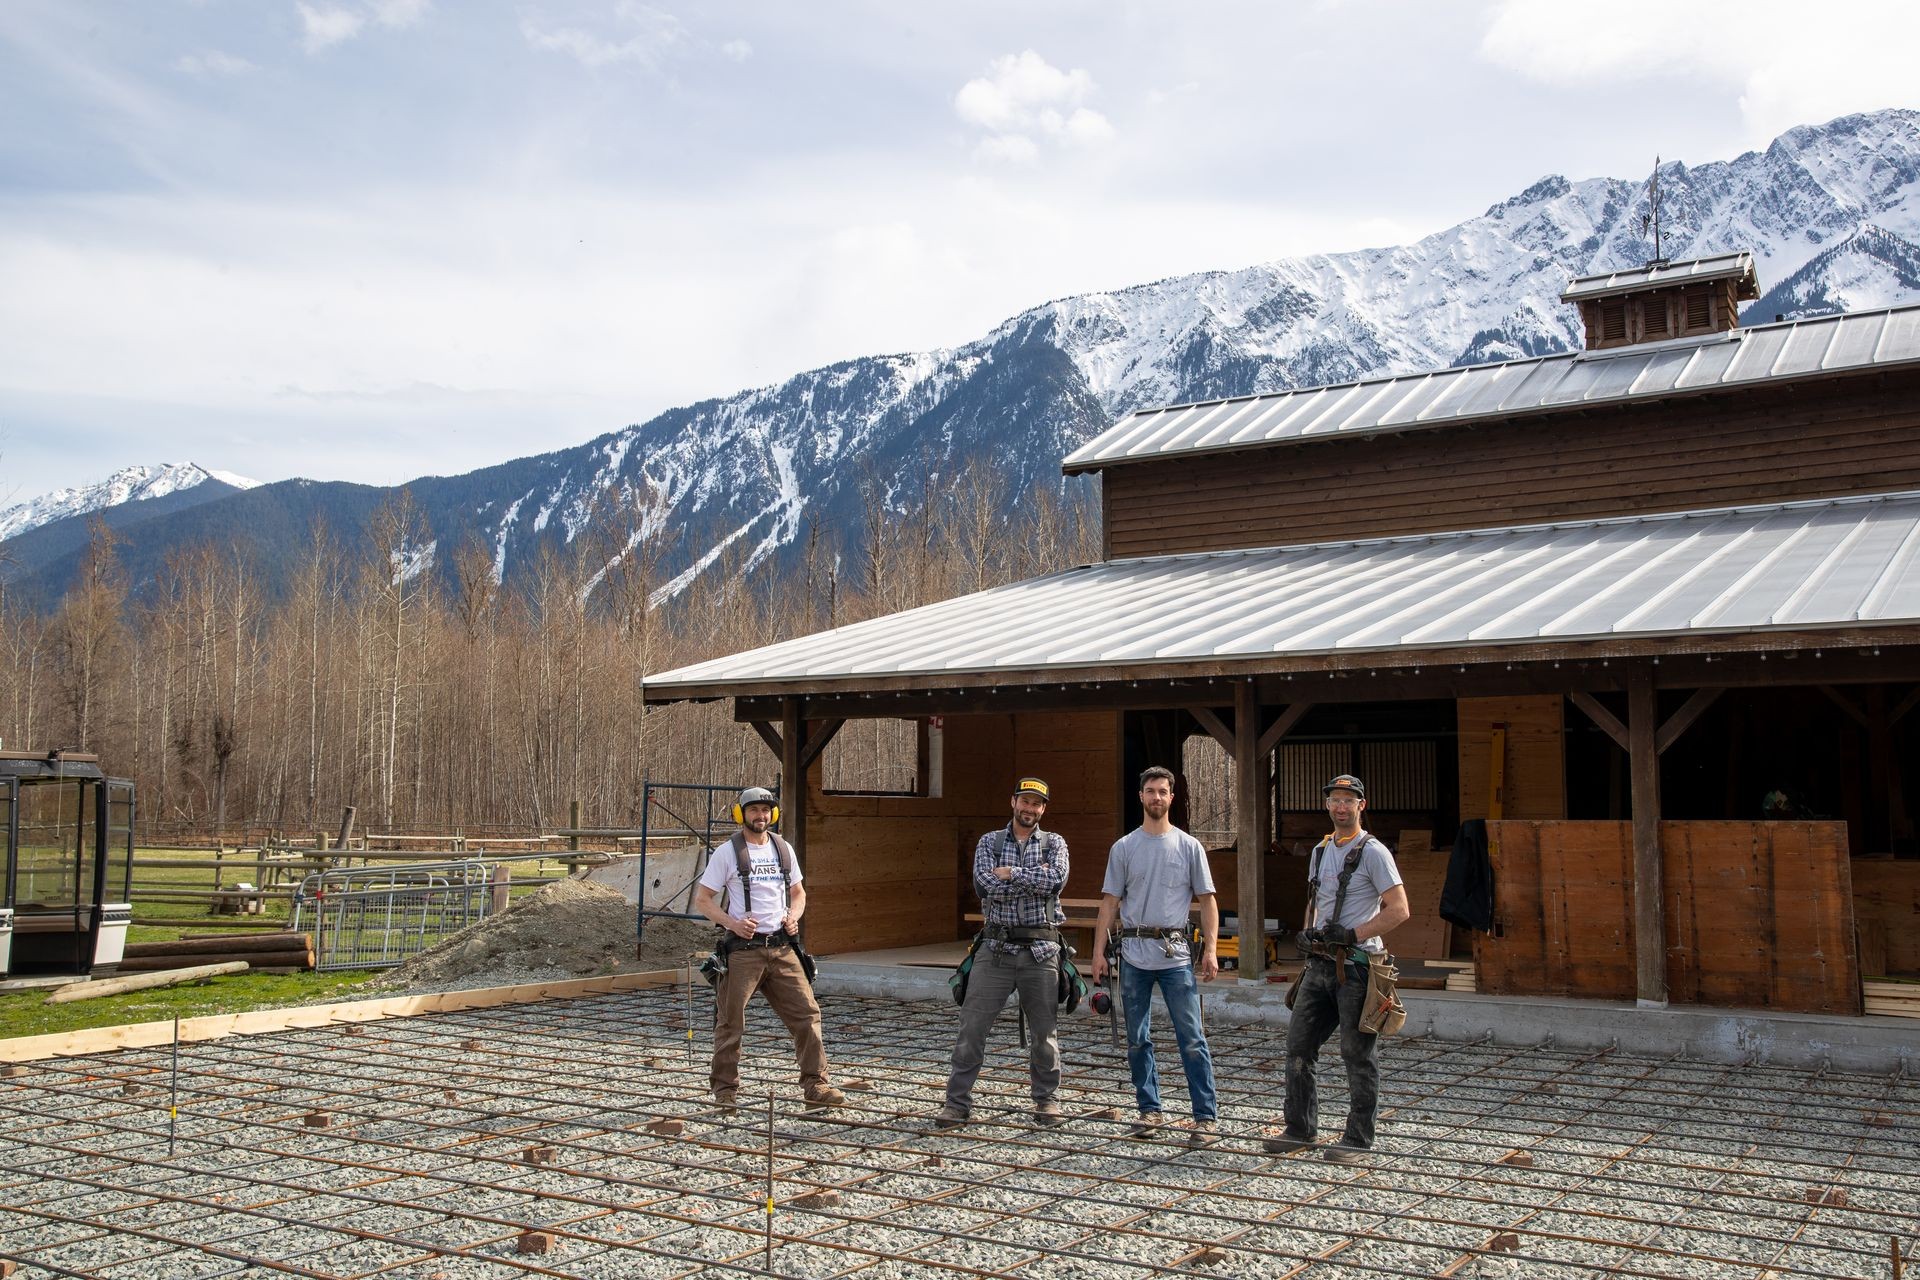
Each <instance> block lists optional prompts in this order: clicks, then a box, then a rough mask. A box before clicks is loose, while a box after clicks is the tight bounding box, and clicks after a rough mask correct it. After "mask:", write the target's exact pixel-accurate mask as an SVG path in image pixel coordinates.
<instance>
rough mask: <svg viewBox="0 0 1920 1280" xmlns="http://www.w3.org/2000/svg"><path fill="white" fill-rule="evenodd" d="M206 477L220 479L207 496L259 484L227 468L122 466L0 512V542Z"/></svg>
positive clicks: (188, 464) (203, 480)
mask: <svg viewBox="0 0 1920 1280" xmlns="http://www.w3.org/2000/svg"><path fill="white" fill-rule="evenodd" d="M209 480H214V481H218V482H219V484H218V485H216V486H215V488H216V489H218V490H220V492H219V493H214V492H209V493H208V494H207V495H206V496H207V497H209V498H212V497H216V496H223V495H224V493H226V492H230V491H233V490H242V489H252V488H255V487H257V486H258V485H259V483H260V482H259V481H258V480H249V479H247V478H246V477H245V476H237V475H234V474H233V473H232V472H231V471H214V470H210V469H209V468H206V467H202V466H200V465H199V464H197V463H192V462H163V463H161V464H160V465H159V466H157V467H145V466H135V467H122V468H121V469H120V470H118V471H116V472H114V473H113V474H112V475H110V476H108V477H107V478H106V479H105V480H102V481H101V482H100V483H98V484H90V485H83V486H81V487H79V488H77V489H56V490H54V491H53V492H52V493H47V494H42V495H41V496H40V497H38V498H35V499H33V500H32V501H31V502H22V503H20V504H19V505H17V506H12V507H8V508H7V509H6V510H4V511H0V542H4V541H6V540H7V539H8V538H12V537H15V536H17V535H19V534H22V533H25V532H27V530H29V529H37V528H39V527H40V526H41V525H43V524H52V523H53V522H54V521H55V520H64V519H66V518H68V517H69V516H84V515H88V514H90V513H92V512H95V511H99V510H101V509H103V508H105V507H117V506H119V505H121V504H122V503H126V502H144V501H146V500H148V499H150V498H164V497H166V496H168V495H169V494H175V493H180V492H182V491H183V490H187V489H192V488H196V487H198V486H200V485H203V484H206V483H207V481H209ZM222 486H224V488H222Z"/></svg>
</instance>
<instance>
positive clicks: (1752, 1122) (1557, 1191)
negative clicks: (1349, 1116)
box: [0, 990, 1920, 1280]
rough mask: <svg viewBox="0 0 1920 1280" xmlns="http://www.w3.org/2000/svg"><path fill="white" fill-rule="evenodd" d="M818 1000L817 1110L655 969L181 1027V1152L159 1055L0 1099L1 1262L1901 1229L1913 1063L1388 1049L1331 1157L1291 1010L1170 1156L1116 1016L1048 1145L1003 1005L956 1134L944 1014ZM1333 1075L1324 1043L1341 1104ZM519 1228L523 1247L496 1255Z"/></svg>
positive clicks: (1653, 1240) (1222, 1081) (1098, 1263)
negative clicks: (1267, 1139) (215, 1029)
mask: <svg viewBox="0 0 1920 1280" xmlns="http://www.w3.org/2000/svg"><path fill="white" fill-rule="evenodd" d="M826 1013H827V1032H828V1045H829V1049H830V1052H831V1053H832V1055H833V1058H834V1061H835V1063H836V1073H837V1075H838V1076H839V1077H840V1078H841V1079H843V1080H852V1079H854V1078H856V1077H863V1078H864V1080H863V1083H865V1084H867V1085H868V1086H869V1087H868V1088H865V1089H861V1090H858V1091H856V1092H854V1093H853V1095H852V1102H851V1104H850V1105H849V1107H847V1108H845V1109H843V1110H841V1111H839V1112H836V1113H834V1114H832V1115H830V1116H819V1115H814V1114H809V1113H805V1112H802V1111H800V1110H798V1108H797V1102H798V1098H797V1089H795V1087H794V1086H793V1085H792V1083H791V1077H792V1063H791V1057H790V1051H789V1048H788V1045H787V1043H786V1040H785V1036H784V1033H783V1032H782V1031H781V1030H780V1029H779V1028H778V1024H777V1023H776V1022H774V1021H773V1020H772V1018H771V1016H770V1015H769V1014H767V1013H765V1011H764V1010H760V1009H759V1008H758V1007H757V1006H756V1013H755V1016H754V1020H753V1022H752V1024H751V1025H750V1028H749V1040H748V1057H747V1061H746V1068H747V1073H748V1074H747V1078H746V1079H745V1080H744V1081H743V1087H742V1096H743V1100H748V1099H753V1098H758V1099H760V1100H761V1101H760V1103H759V1105H748V1106H745V1107H743V1109H742V1110H741V1111H739V1112H732V1113H729V1112H723V1111H719V1110H717V1109H715V1108H714V1107H713V1106H712V1105H711V1104H710V1103H709V1102H708V1101H707V1100H706V1097H705V1094H706V1075H707V1062H706V1053H707V1048H708V1045H707V1040H706V1030H707V1019H708V1018H709V1017H710V1005H709V1004H708V1002H707V998H706V995H705V993H704V991H702V992H701V993H700V995H699V999H698V1000H697V1002H695V1003H694V1004H693V1005H692V1007H691V1012H689V1006H688V1004H687V1002H686V995H685V993H684V992H682V991H676V990H651V991H640V992H632V993H626V994H622V995H611V996H602V997H596V998H592V999H587V1000H576V1001H567V1002H550V1003H547V1004H541V1005H532V1006H526V1005H523V1006H513V1007H507V1008H500V1009H493V1010H485V1011H474V1012H467V1013H458V1014H443V1015H434V1016H430V1017H422V1018H414V1019H405V1020H394V1021H388V1022H379V1023H372V1024H365V1025H362V1026H350V1027H331V1028H325V1029H320V1030H314V1031H299V1032H287V1033H282V1034H278V1035H273V1036H263V1037H247V1038H236V1039H229V1040H224V1041H218V1042H210V1043H204V1044H190V1045H185V1046H182V1048H181V1057H182V1061H181V1071H182V1078H181V1089H180V1098H181V1113H180V1118H179V1124H178V1139H177V1146H176V1148H175V1151H174V1154H173V1156H172V1157H171V1158H169V1157H168V1155H167V1101H166V1099H167V1088H166V1086H167V1075H166V1070H167V1065H168V1050H165V1049H160V1050H151V1051H139V1052H132V1051H129V1052H123V1053H120V1054H115V1055H103V1056H97V1057H93V1058H86V1059H71V1060H64V1061H57V1062H51V1063H45V1064H40V1065H37V1066H35V1067H34V1068H32V1069H31V1071H30V1073H29V1074H28V1075H27V1076H25V1077H21V1078H16V1079H12V1080H8V1081H5V1082H0V1135H4V1136H5V1137H6V1138H7V1139H8V1142H7V1144H6V1146H5V1148H4V1150H3V1151H0V1205H4V1206H5V1208H4V1209H0V1257H10V1258H15V1259H18V1260H20V1261H21V1262H23V1263H24V1264H25V1265H24V1266H23V1267H22V1269H21V1271H20V1275H21V1276H23V1277H24V1276H39V1275H46V1276H88V1277H102V1278H107V1277H112V1278H116V1280H117V1278H119V1277H127V1278H129V1280H131V1278H132V1277H139V1278H140V1280H172V1278H175V1277H178V1278H179V1280H186V1278H188V1277H194V1278H198V1277H214V1276H222V1277H226V1276H245V1277H249V1278H252V1277H265V1276H309V1277H342V1278H345V1277H353V1278H355V1280H358V1278H359V1277H371V1276H383V1277H395V1278H403V1280H474V1278H477V1277H496V1276H498V1277H507V1276H526V1275H545V1276H568V1277H579V1278H581V1280H590V1278H595V1277H628V1276H641V1277H654V1276H658V1277H673V1278H676V1280H678V1278H691V1277H719V1276H723V1275H742V1274H762V1273H763V1272H762V1270H761V1261H762V1253H761V1248H762V1239H763V1232H765V1231H766V1230H767V1228H768V1227H769V1226H771V1227H772V1239H773V1240H774V1242H775V1243H776V1245H777V1247H776V1248H775V1249H774V1252H773V1255H772V1259H773V1261H772V1266H773V1270H774V1271H775V1272H776V1273H777V1274H781V1275H793V1276H806V1277H843V1276H844V1277H851V1276H859V1277H862V1278H863V1280H868V1278H871V1280H881V1278H883V1277H887V1278H890V1277H906V1276H911V1277H922V1276H924V1277H933V1276H940V1277H953V1276H986V1275H1014V1276H1026V1277H1036V1278H1051V1277H1064V1276H1069V1275H1071V1276H1084V1275H1113V1276H1125V1277H1133V1276H1148V1275H1158V1274H1166V1273H1168V1272H1177V1273H1179V1274H1193V1275H1209V1276H1222V1277H1226V1276H1235V1277H1237V1276H1251V1275H1260V1276H1274V1277H1280V1276H1286V1277H1295V1276H1298V1277H1314V1278H1316V1280H1319V1278H1324V1277H1334V1276H1351V1277H1361V1276H1432V1275H1448V1276H1461V1277H1471V1276H1492V1275H1515V1276H1529V1277H1531V1276H1553V1277H1558V1276H1573V1275H1579V1276H1589V1275H1619V1276H1645V1277H1671V1276H1702V1277H1706V1276H1713V1277H1719V1276H1727V1277H1772V1276H1808V1277H1836V1278H1837V1277H1849V1278H1851V1277H1859V1276H1881V1275H1888V1274H1890V1271H1891V1266H1892V1263H1891V1255H1890V1250H1889V1236H1890V1235H1891V1236H1895V1237H1898V1238H1900V1239H1901V1240H1902V1241H1903V1252H1911V1250H1912V1241H1913V1240H1914V1239H1915V1237H1916V1234H1920V1212H1917V1209H1920V1206H1917V1205H1916V1202H1915V1199H1914V1197H1913V1196H1912V1194H1911V1192H1910V1190H1909V1188H1910V1187H1911V1186H1912V1185H1915V1183H1914V1178H1915V1175H1916V1174H1920V1148H1916V1145H1915V1143H1914V1135H1915V1131H1916V1126H1915V1123H1914V1122H1915V1118H1916V1115H1917V1114H1920V1087H1916V1083H1915V1082H1914V1081H1912V1080H1910V1079H1906V1078H1901V1077H1894V1078H1889V1079H1874V1078H1868V1077H1860V1076H1844V1075H1838V1074H1834V1073H1806V1072H1793V1071H1786V1070H1780V1069H1774V1068H1764V1067H1732V1068H1729V1067H1721V1066H1714V1065H1704V1064H1697V1063H1688V1062H1685V1061H1681V1060H1678V1059H1675V1060H1670V1061H1665V1062H1657V1061H1650V1060H1645V1059H1626V1058H1623V1057H1620V1056H1618V1055H1613V1054H1607V1053H1601V1054H1575V1053H1569V1052H1565V1051H1558V1050H1553V1049H1516V1048H1499V1047H1495V1046H1492V1045H1490V1044H1480V1045H1460V1044H1444V1043H1440V1042H1434V1041H1428V1040H1400V1041H1395V1042H1390V1043H1389V1044H1388V1046H1387V1047H1386V1048H1385V1050H1384V1052H1383V1054H1382V1057H1383V1069H1384V1081H1383V1089H1382V1101H1383V1111H1382V1117H1381V1134H1382V1140H1381V1145H1380V1147H1379V1148H1378V1150H1377V1151H1376V1152H1375V1153H1373V1154H1372V1155H1371V1156H1370V1158H1369V1160H1368V1163H1366V1164H1365V1165H1364V1166H1360V1167H1341V1166H1337V1165H1332V1164H1329V1163H1326V1162H1323V1161H1320V1160H1317V1159H1313V1158H1311V1156H1308V1155H1304V1154H1303V1155H1293V1156H1269V1155H1266V1154H1264V1153H1263V1152H1262V1151H1261V1149H1260V1145H1259V1138H1260V1136H1261V1135H1262V1133H1263V1132H1265V1131H1267V1130H1268V1129H1269V1128H1271V1127H1272V1126H1274V1125H1275V1124H1276V1123H1277V1122H1278V1119H1279V1094H1280V1073H1281V1071H1282V1064H1283V1059H1284V1046H1283V1043H1282V1033H1281V1032H1280V1031H1278V1030H1277V1029H1275V1028H1269V1027H1232V1026H1221V1025H1216V1026H1215V1027H1213V1028H1212V1030H1211V1036H1210V1038H1211V1040H1212V1043H1213V1050H1214V1058H1215V1063H1216V1074H1217V1077H1218V1081H1219V1085H1220V1089H1221V1120H1222V1126H1221V1127H1222V1134H1221V1138H1220V1140H1219V1141H1217V1142H1215V1143H1213V1144H1211V1145H1209V1146H1206V1147H1202V1148H1198V1149H1192V1150H1189V1149H1188V1148H1187V1147H1186V1146H1185V1145H1184V1142H1183V1141H1181V1140H1180V1139H1179V1137H1178V1136H1177V1135H1169V1138H1167V1139H1163V1140H1161V1141H1159V1142H1155V1143H1146V1142H1138V1141H1131V1140H1128V1139H1127V1138H1126V1137H1125V1133H1126V1128H1127V1124H1126V1121H1127V1120H1128V1119H1130V1117H1131V1114H1132V1095H1131V1089H1130V1087H1129V1086H1128V1084H1127V1079H1126V1066H1125V1061H1124V1059H1123V1057H1122V1056H1121V1055H1120V1054H1119V1053H1118V1052H1117V1051H1115V1050H1114V1049H1113V1048H1112V1047H1111V1045H1110V1044H1109V1042H1108V1040H1107V1035H1106V1031H1107V1028H1106V1025H1105V1023H1104V1022H1096V1021H1092V1020H1090V1019H1085V1018H1081V1019H1075V1020H1073V1021H1072V1022H1071V1023H1070V1025H1068V1026H1067V1027H1066V1028H1064V1030H1063V1047H1064V1048H1065V1050H1066V1058H1067V1061H1066V1073H1065V1080H1064V1082H1063V1090H1062V1092H1063V1101H1064V1102H1065V1103H1066V1104H1067V1105H1068V1110H1069V1113H1070V1114H1073V1115H1074V1117H1075V1118H1074V1120H1073V1122H1072V1123H1070V1124H1069V1125H1068V1126H1066V1127H1065V1128H1064V1129H1057V1130H1056V1129H1042V1128H1038V1127H1035V1126H1033V1125H1032V1124H1031V1123H1029V1119H1030V1118H1029V1116H1028V1114H1027V1113H1028V1110H1029V1106H1030V1104H1029V1102H1028V1100H1027V1096H1026V1072H1025V1060H1024V1053H1023V1052H1021V1051H1020V1050H1019V1049H1018V1048H1017V1046H1016V1045H1015V1044H1014V1043H1013V1038H1014V1037H1013V1021H1012V1014H1011V1012H1009V1013H1008V1014H1007V1015H1006V1016H1005V1018H1004V1020H1003V1022H1002V1023H1001V1024H1000V1026H999V1027H998V1028H996V1031H997V1033H998V1039H997V1041H996V1043H995V1045H994V1046H993V1049H994V1051H993V1053H992V1054H991V1055H990V1057H989V1062H988V1068H987V1070H986V1071H984V1072H983V1073H982V1077H981V1083H980V1087H979V1090H978V1092H977V1094H976V1103H977V1105H976V1109H975V1117H976V1120H975V1123H974V1124H972V1125H970V1126H968V1127H966V1128H962V1129H958V1130H953V1131H949V1132H942V1133H928V1132H925V1131H923V1130H922V1129H921V1128H920V1127H919V1125H918V1124H917V1123H916V1121H918V1120H919V1119H920V1118H921V1117H924V1116H926V1115H927V1114H929V1113H930V1112H931V1111H932V1110H933V1109H934V1108H935V1107H937V1106H938V1105H939V1103H940V1101H941V1091H942V1088H943V1086H944V1082H945V1077H946V1067H947V1056H948V1054H949V1052H950V1051H951V1048H952V1037H953V1033H954V1020H953V1017H952V1014H951V1012H950V1010H948V1009H945V1008H942V1007H940V1006H935V1005H926V1004H919V1005H907V1004H894V1003H889V1002H884V1001H872V1000H855V999H830V1000H828V1001H827V1002H826ZM689 1020H691V1021H692V1022H693V1024H694V1027H693V1029H694V1031H695V1033H696V1034H695V1037H694V1040H693V1042H692V1044H691V1045H689V1043H688V1040H687V1036H686V1033H687V1030H688V1021H689ZM1166 1056H1167V1057H1169V1058H1171V1057H1172V1055H1171V1054H1168V1055H1166ZM1176 1075H1177V1072H1176ZM1340 1075H1341V1072H1340V1069H1339V1063H1338V1058H1337V1055H1335V1054H1332V1053H1331V1052H1329V1053H1328V1054H1327V1056H1326V1061H1325V1064H1324V1065H1323V1068H1322V1087H1323V1105H1324V1106H1326V1107H1327V1109H1328V1112H1329V1114H1330V1115H1331V1116H1338V1115H1339V1114H1341V1112H1342V1110H1343V1109H1344V1106H1345V1093H1344V1082H1343V1081H1342V1080H1341V1079H1339V1077H1340ZM1176 1083H1177V1082H1176ZM6 1086H11V1087H6ZM769 1089H771V1090H772V1091H773V1092H774V1093H776V1094H777V1095H779V1096H780V1098H781V1099H782V1101H781V1104H780V1108H779V1110H780V1114H779V1115H778V1117H777V1119H776V1122H775V1132H774V1134H773V1138H774V1149H775V1160H774V1163H773V1178H774V1186H773V1195H774V1198H775V1200H776V1202H777V1206H778V1207H777V1209H776V1212H775V1213H774V1215H773V1217H772V1219H771V1222H769V1218H768V1215H767V1212H766V1209H765V1197H766V1195H767V1172H766V1170H767V1164H766V1151H767V1138H768V1134H767V1131H766V1119H765V1113H764V1100H765V1096H766V1092H767V1090H769ZM1183 1100H1184V1099H1183V1094H1182V1091H1180V1090H1178V1089H1177V1088H1176V1089H1175V1091H1174V1092H1173V1094H1172V1096H1170V1097H1169V1099H1168V1102H1169V1105H1170V1107H1171V1108H1173V1109H1175V1110H1177V1109H1178V1106H1179V1104H1180V1103H1181V1102H1182V1101H1183ZM1108 1117H1112V1118H1108ZM663 1121H678V1122H679V1124H680V1125H681V1130H682V1131H681V1132H679V1133H674V1132H670V1131H669V1130H670V1129H671V1127H672V1126H671V1125H670V1124H662V1122H663ZM823 1190H826V1191H831V1192H833V1193H835V1195H836V1196H837V1202H835V1200H834V1199H832V1198H827V1199H821V1198H818V1197H817V1195H816V1193H819V1192H821V1191H823ZM806 1196H814V1197H815V1198H813V1199H810V1200H807V1201H805V1202H804V1203H799V1204H797V1203H795V1202H796V1201H797V1200H800V1198H801V1197H806ZM530 1232H541V1233H546V1236H547V1237H549V1238H548V1239H546V1240H545V1241H544V1243H545V1244H546V1246H547V1247H546V1251H545V1252H541V1253H533V1254H523V1253H520V1252H518V1249H519V1248H521V1247H522V1246H523V1244H524V1243H525V1242H526V1239H527V1237H528V1233H530ZM539 1243H542V1242H541V1241H535V1242H534V1244H535V1245H536V1246H537V1245H538V1244H539Z"/></svg>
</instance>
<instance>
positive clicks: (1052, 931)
mask: <svg viewBox="0 0 1920 1280" xmlns="http://www.w3.org/2000/svg"><path fill="white" fill-rule="evenodd" d="M980 934H981V936H982V937H984V938H986V940H987V941H989V942H1058V941H1060V931H1059V930H1058V929H1056V928H1054V927H1053V926H1052V925H1028V924H990V925H988V926H986V927H985V928H984V929H982V930H981V931H980Z"/></svg>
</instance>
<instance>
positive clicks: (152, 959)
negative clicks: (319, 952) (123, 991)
mask: <svg viewBox="0 0 1920 1280" xmlns="http://www.w3.org/2000/svg"><path fill="white" fill-rule="evenodd" d="M228 960H245V961H246V962H247V964H248V965H249V966H251V967H252V968H253V969H255V970H261V969H266V970H276V969H285V970H297V969H311V968H313V936H312V935H311V934H305V933H255V934H221V935H215V936H212V937H206V936H201V937H188V938H180V939H178V940H176V941H173V942H130V943H128V944H127V950H126V954H125V955H124V956H123V957H122V959H121V961H120V970H119V971H120V972H121V973H154V972H157V971H159V970H162V969H191V968H196V967H198V966H200V965H207V964H221V963H223V962H225V961H228Z"/></svg>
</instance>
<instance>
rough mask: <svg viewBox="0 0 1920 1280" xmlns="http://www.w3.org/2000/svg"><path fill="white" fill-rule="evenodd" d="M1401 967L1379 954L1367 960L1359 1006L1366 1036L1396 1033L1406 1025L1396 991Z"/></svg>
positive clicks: (1387, 956) (1390, 957) (1405, 1017)
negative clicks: (1362, 1000) (1362, 1001)
mask: <svg viewBox="0 0 1920 1280" xmlns="http://www.w3.org/2000/svg"><path fill="white" fill-rule="evenodd" d="M1399 979H1400V970H1399V969H1398V968H1397V967H1395V965H1394V963H1393V957H1392V956H1390V955H1386V954H1385V953H1382V954H1380V955H1377V956H1374V957H1372V958H1371V959H1369V960H1368V961H1367V999H1366V1003H1365V1004H1363V1005H1362V1006H1361V1007H1360V1029H1361V1030H1362V1031H1364V1032H1366V1033H1367V1034H1369V1035H1378V1036H1390V1035H1397V1034H1398V1033H1399V1031H1400V1028H1402V1027H1404V1026H1406V1025H1407V1009H1406V1006H1405V1005H1403V1004H1401V1003H1400V996H1399V993H1398V992H1397V991H1396V990H1395V987H1396V985H1397V984H1398V982H1399Z"/></svg>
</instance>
